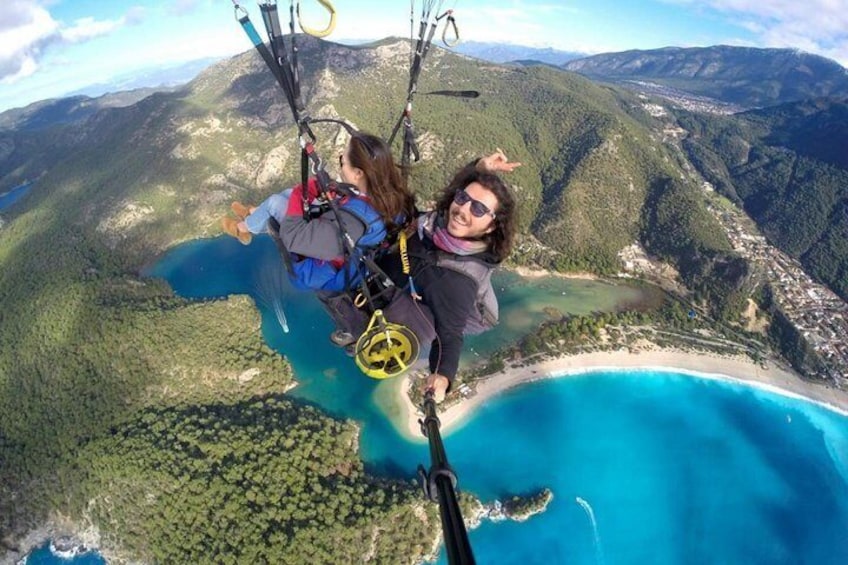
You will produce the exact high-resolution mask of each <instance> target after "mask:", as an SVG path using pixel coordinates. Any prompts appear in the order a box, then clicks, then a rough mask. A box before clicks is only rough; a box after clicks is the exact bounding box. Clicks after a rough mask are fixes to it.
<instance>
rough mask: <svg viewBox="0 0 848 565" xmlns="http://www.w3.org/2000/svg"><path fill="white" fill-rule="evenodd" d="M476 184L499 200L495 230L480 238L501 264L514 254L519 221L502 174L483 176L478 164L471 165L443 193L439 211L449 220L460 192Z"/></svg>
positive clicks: (437, 209)
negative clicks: (501, 176) (511, 253)
mask: <svg viewBox="0 0 848 565" xmlns="http://www.w3.org/2000/svg"><path fill="white" fill-rule="evenodd" d="M473 182H478V183H480V184H481V185H482V186H483V188H485V189H486V190H488V191H489V192H491V193H492V194H494V195H495V198H497V200H498V209H497V210H495V218H494V219H493V220H492V221H493V222H494V227H495V229H494V230H492V231H491V232H489V233H487V234H485V235H484V236H483V237H481V238H480V239H482V240H483V241H485V242H486V243H487V244H488V248H487V251H489V252H490V253H492V254H493V255H494V256H495V258H496V259H497V261H498V262H501V261H503V260H504V259H506V258H507V257H508V256H509V253H510V252H511V251H512V244H513V242H514V241H515V232H516V229H517V226H516V224H517V221H518V219H517V218H516V214H515V212H516V209H515V198H514V197H513V196H512V192H511V191H510V190H509V188H508V187H507V186H506V184H505V183H504V181H503V180H501V178H500V177H499V176H498V175H495V174H492V173H482V172H480V171H478V170H477V169H476V168H475V166H474V165H468V166H467V167H465V168H463V169H462V170H460V171H459V172H458V173H456V175H454V177H453V180H451V182H450V184H448V186H447V188H445V190H444V191H443V192H442V195H441V196H440V197H439V199H438V201H437V202H436V211H437V212H438V213H439V214H440V215H443V216H444V217H447V214H448V213H449V210H450V206H451V204H452V203H453V199H454V196H455V195H456V193H457V192H458V191H460V190H462V189H464V188H465V187H467V186H468V185H469V184H471V183H473Z"/></svg>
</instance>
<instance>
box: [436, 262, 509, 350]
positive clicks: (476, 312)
mask: <svg viewBox="0 0 848 565" xmlns="http://www.w3.org/2000/svg"><path fill="white" fill-rule="evenodd" d="M436 253H437V254H438V256H437V259H436V265H437V266H439V267H442V268H443V269H450V270H451V271H456V272H457V273H462V274H463V275H465V276H467V277H468V278H470V279H471V280H473V281H474V283H475V284H476V285H477V299H476V300H475V301H474V308H472V310H471V315H470V316H469V317H468V321H466V322H465V330H464V331H463V332H462V333H464V334H466V335H473V334H479V333H483V332H484V331H486V330H490V329H492V328H493V327H495V326H496V325H497V323H498V299H497V297H496V296H495V289H494V288H492V271H493V270H494V268H493V267H492V266H491V265H489V264H488V263H485V262H484V261H480V260H478V259H475V258H473V257H467V258H458V256H456V255H450V254H447V253H443V252H442V251H437V252H436Z"/></svg>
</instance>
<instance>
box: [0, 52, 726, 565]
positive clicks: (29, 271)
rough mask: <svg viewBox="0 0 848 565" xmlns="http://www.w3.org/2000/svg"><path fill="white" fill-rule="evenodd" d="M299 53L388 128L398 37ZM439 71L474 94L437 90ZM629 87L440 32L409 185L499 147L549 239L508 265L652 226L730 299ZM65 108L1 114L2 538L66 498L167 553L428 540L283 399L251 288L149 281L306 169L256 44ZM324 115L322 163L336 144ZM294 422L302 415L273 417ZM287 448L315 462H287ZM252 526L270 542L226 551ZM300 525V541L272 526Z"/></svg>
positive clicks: (326, 430)
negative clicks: (22, 122)
mask: <svg viewBox="0 0 848 565" xmlns="http://www.w3.org/2000/svg"><path fill="white" fill-rule="evenodd" d="M302 47H303V48H302V50H301V61H302V62H303V63H304V69H303V74H302V76H303V84H304V94H305V97H306V101H307V106H308V108H309V110H310V112H311V113H312V115H313V116H315V117H320V116H343V117H345V118H347V119H349V120H351V121H353V122H354V123H355V124H356V125H357V126H358V127H360V128H362V129H365V130H371V131H375V132H377V133H381V134H383V135H386V134H387V133H388V132H389V131H390V129H391V127H392V126H393V125H394V121H395V120H396V118H397V116H398V114H399V112H400V111H401V108H402V101H403V100H404V98H405V87H406V81H407V75H406V72H407V71H406V66H407V64H408V51H407V45H406V44H405V43H404V42H402V41H386V42H381V43H379V44H376V45H373V46H364V47H359V48H349V47H343V46H340V45H336V44H332V43H327V42H320V41H315V40H311V39H310V40H306V39H304V41H303V45H302ZM438 88H463V89H469V88H473V89H477V90H479V91H480V92H481V93H482V96H481V97H480V98H478V99H476V100H471V101H468V100H458V99H451V98H440V97H432V96H427V95H426V94H425V93H426V92H427V91H429V90H435V89H438ZM626 96H627V95H624V94H617V93H616V92H614V91H612V90H609V89H606V88H601V87H598V86H595V85H593V84H592V83H590V82H589V81H587V80H585V79H583V78H581V77H579V76H576V75H573V74H570V73H562V72H557V71H555V70H551V69H547V68H542V67H535V68H507V67H501V66H497V65H490V64H486V63H483V62H480V61H474V60H470V59H466V58H463V57H458V56H454V55H452V54H449V53H447V52H444V51H441V50H435V51H434V52H433V53H432V54H431V56H430V59H429V60H428V63H427V68H426V69H425V73H424V75H423V76H422V80H421V83H420V85H419V94H418V96H417V98H416V104H415V111H414V119H415V123H416V127H417V133H418V135H419V142H420V145H421V148H422V153H423V156H424V160H423V162H422V163H420V164H418V165H416V167H415V169H414V171H413V182H414V185H415V188H416V190H417V192H418V195H419V198H420V199H421V202H422V204H423V205H425V206H426V201H427V200H428V199H429V198H431V197H432V195H433V194H434V193H435V192H436V191H437V190H438V189H439V188H440V187H441V186H443V185H444V183H445V182H446V181H447V180H448V178H449V176H450V174H451V172H452V171H453V170H454V169H455V168H457V167H459V166H460V165H462V164H464V163H465V162H467V161H468V160H470V159H471V158H473V157H475V156H478V155H480V154H483V153H485V152H489V151H492V150H493V149H495V148H496V147H500V148H502V149H503V150H504V151H506V153H507V154H508V155H509V156H510V157H511V158H512V159H514V160H519V161H521V162H523V163H524V166H523V167H521V168H520V169H518V170H517V171H516V172H515V173H514V174H512V175H510V177H509V180H510V182H511V183H512V184H513V185H514V189H515V191H516V193H517V195H518V197H519V201H520V214H521V223H522V228H523V231H525V232H527V231H529V232H531V233H532V234H533V235H535V236H536V237H537V238H538V240H539V241H541V242H542V243H543V244H545V246H546V248H545V250H539V248H537V247H532V248H531V247H530V246H527V247H525V248H523V252H521V253H517V254H516V255H515V261H525V262H526V261H533V260H536V261H539V262H541V263H542V265H543V266H553V267H557V268H561V269H573V268H578V269H582V270H591V271H595V272H600V273H606V272H612V271H615V270H616V269H617V260H616V253H617V252H618V250H619V249H621V248H622V247H624V246H626V245H629V244H630V243H632V242H634V241H636V240H639V239H641V240H642V241H643V242H645V243H646V244H648V246H649V247H650V248H651V249H652V250H655V252H657V253H658V254H661V255H662V256H663V257H666V258H668V259H669V260H670V261H672V262H674V263H676V264H678V265H682V266H687V269H686V270H685V272H686V273H687V275H686V276H687V277H688V279H687V280H688V281H689V282H690V284H691V285H692V288H694V289H696V290H697V289H702V290H703V292H702V296H704V297H705V300H707V302H711V307H713V308H715V309H717V310H719V311H723V310H724V308H725V306H724V297H723V296H721V295H720V294H718V293H716V292H715V291H714V289H713V287H712V286H709V285H706V286H705V283H706V281H707V280H709V279H712V278H714V277H715V274H716V273H718V272H720V271H719V270H717V269H714V268H712V267H711V266H712V265H716V264H718V263H720V262H717V261H716V259H715V257H716V254H717V253H724V252H726V242H723V240H722V238H721V236H720V235H718V234H719V233H720V232H719V228H718V227H717V226H716V225H715V224H714V223H713V221H712V220H711V219H710V217H709V215H708V214H706V212H705V209H704V204H703V201H702V199H700V198H699V197H698V188H697V187H696V186H695V185H694V184H692V183H691V182H689V181H687V180H681V179H684V178H685V176H684V175H683V174H682V173H681V171H680V170H678V168H677V166H676V165H675V164H674V163H675V161H674V159H672V158H670V157H669V155H668V154H667V152H666V149H665V148H664V147H663V146H662V145H661V144H660V143H659V142H658V141H656V140H655V139H654V138H653V137H652V135H651V132H650V131H649V130H647V129H646V128H645V127H644V126H643V125H640V123H639V122H637V121H636V120H634V119H633V118H632V117H630V115H629V113H628V112H632V111H633V110H632V107H631V106H632V104H633V102H632V100H630V99H628V98H626ZM625 109H627V110H628V111H625ZM59 122H60V123H56V124H55V125H52V126H46V125H45V126H44V127H42V128H41V129H38V130H14V129H4V130H0V192H2V191H5V190H6V189H8V188H10V187H13V186H16V185H18V184H20V183H22V182H23V181H25V180H31V181H35V182H34V184H33V185H32V188H31V189H30V193H29V194H28V196H27V197H26V198H24V199H22V200H20V201H19V202H18V203H17V204H15V205H14V206H12V207H11V208H9V209H6V210H4V211H3V212H2V213H0V214H2V216H3V220H4V221H3V223H2V227H0V335H2V336H3V339H2V340H0V404H1V406H0V408H2V409H1V410H0V539H12V538H11V535H12V534H17V533H20V532H21V531H23V530H25V529H27V528H29V527H32V526H33V525H35V524H37V523H39V522H40V521H41V520H43V519H44V518H45V516H47V515H48V513H49V512H51V511H52V512H61V513H62V514H64V515H68V516H71V517H72V518H74V519H76V520H84V519H91V520H93V521H94V522H95V523H96V524H97V525H98V526H100V527H101V529H102V530H101V531H102V533H103V534H104V536H105V537H106V539H107V540H111V541H113V542H114V543H115V544H117V545H120V546H122V547H124V548H125V549H127V550H129V551H130V552H131V553H133V554H135V555H138V556H142V557H145V558H152V559H154V560H155V561H158V562H163V563H164V562H227V561H228V560H229V561H232V560H233V559H236V560H237V561H239V562H245V561H263V560H267V561H268V562H286V560H290V561H291V560H294V561H295V562H298V561H299V560H301V561H302V559H303V558H304V556H306V555H309V556H311V557H312V558H313V559H314V561H316V562H342V561H343V560H344V559H343V557H340V556H348V555H349V553H346V552H347V551H348V548H349V547H356V548H364V547H367V548H368V551H372V552H373V553H372V554H373V555H375V556H379V559H378V561H379V562H386V563H394V562H397V561H396V560H395V559H393V553H392V552H393V551H394V550H399V551H402V552H403V554H404V555H407V554H408V555H412V556H413V558H414V557H415V556H418V555H421V554H422V553H421V547H420V546H419V545H417V544H418V541H416V540H418V539H419V538H420V536H419V537H418V538H416V532H420V531H421V530H422V528H425V526H426V528H427V529H429V531H430V538H429V539H430V540H432V539H433V538H432V536H433V535H434V534H433V533H432V530H433V526H432V522H428V520H430V516H431V513H432V507H428V508H429V509H428V510H427V511H426V512H425V513H424V514H422V513H421V512H419V511H418V510H417V509H416V508H417V506H416V505H417V502H413V497H412V496H411V495H410V494H409V492H408V486H407V485H405V484H403V483H398V482H392V481H385V480H380V479H378V478H375V477H369V476H366V475H365V474H364V473H363V472H362V469H361V462H360V461H359V459H358V457H359V456H358V453H357V451H356V447H355V446H353V445H351V444H350V442H349V441H348V440H349V439H350V438H351V437H354V436H355V432H354V431H353V430H352V428H351V427H350V425H349V424H342V423H339V422H335V421H333V420H331V419H329V418H325V417H323V416H319V415H316V414H315V411H314V410H313V409H311V408H308V407H304V406H301V405H299V404H294V403H290V402H287V401H286V400H285V398H284V397H283V398H281V397H280V395H281V394H282V393H283V392H284V391H285V390H286V388H287V387H288V386H289V384H290V383H291V374H290V369H289V367H288V365H287V364H286V363H285V361H284V360H283V359H281V358H280V356H279V355H277V354H276V353H275V352H273V351H271V350H269V349H268V348H267V347H266V346H265V345H263V343H262V341H261V337H260V335H259V333H258V325H259V320H258V315H257V313H256V312H255V310H254V309H253V306H252V304H250V302H249V301H248V300H246V299H243V298H230V299H228V300H222V301H213V302H200V303H196V302H191V301H187V300H183V299H180V298H177V297H175V296H174V295H173V293H172V292H171V290H170V289H169V288H167V287H166V286H165V285H164V284H163V283H161V282H158V281H152V280H147V279H143V278H141V277H140V276H139V275H138V273H139V271H140V269H141V267H142V266H143V265H145V264H147V263H149V262H150V261H152V260H154V259H155V257H156V256H157V255H158V254H159V253H161V252H162V251H163V250H164V249H166V248H168V247H169V246H172V245H174V244H176V243H178V242H180V241H184V240H187V239H190V238H197V237H204V236H213V235H218V233H219V230H220V228H219V218H220V216H221V215H223V214H224V213H225V212H226V211H227V209H228V205H229V203H230V201H231V200H233V199H241V200H244V201H248V202H251V201H252V202H258V201H259V200H260V199H262V198H264V197H265V196H267V195H268V194H270V193H272V192H274V191H277V190H280V189H281V188H283V187H285V186H287V185H288V184H290V183H292V182H294V180H295V179H296V178H297V176H298V167H299V156H298V154H297V151H298V149H297V145H296V142H295V139H294V128H293V126H292V124H291V117H290V114H289V111H288V108H287V107H286V105H285V102H284V98H283V96H282V94H281V93H280V92H279V90H278V87H277V85H276V83H275V82H274V80H273V79H272V77H271V75H270V73H268V71H267V70H266V69H265V67H264V64H263V63H262V61H261V59H259V57H258V56H257V55H256V54H255V53H254V52H252V51H251V52H246V53H245V54H243V55H240V56H238V57H235V58H233V59H231V60H229V61H225V62H222V63H219V64H217V65H215V66H213V67H211V68H210V69H208V70H207V71H206V72H204V73H202V74H201V75H200V76H199V77H198V78H197V79H196V80H195V81H193V82H192V83H190V84H189V85H188V86H187V87H186V88H184V89H182V90H180V91H178V92H174V93H161V94H156V95H153V96H151V97H148V98H146V99H144V100H142V101H140V102H139V103H137V104H134V105H132V106H129V107H125V108H110V109H104V110H101V111H98V112H96V113H94V114H92V115H91V116H90V117H89V118H87V119H84V120H79V121H75V122H63V121H62V120H59ZM315 129H316V133H317V134H318V135H319V138H320V143H319V151H320V152H321V154H322V155H324V156H326V157H327V159H328V161H329V162H331V163H332V162H333V161H334V160H335V155H336V154H337V153H338V152H339V151H340V150H341V149H342V147H343V143H344V140H343V139H341V138H339V137H338V136H337V135H338V128H335V127H328V126H323V125H322V126H316V128H315ZM672 179H675V180H672ZM680 202H685V205H680ZM664 233H666V234H668V237H671V238H672V241H668V237H666V236H664V235H663V234H664ZM528 240H529V238H528V237H527V235H526V234H525V235H524V236H523V237H522V241H521V245H527V241H528ZM530 249H532V252H530V251H527V250H530ZM221 320H227V323H226V324H222V323H221ZM246 375H247V376H252V378H247V377H246ZM213 415H214V418H213ZM213 420H214V422H215V423H212V421H213ZM283 420H284V421H286V422H291V423H292V426H291V429H290V430H278V429H276V428H275V427H274V425H273V424H274V423H275V422H277V421H283ZM210 426H211V428H212V429H209V428H210ZM281 453H286V454H301V453H302V454H307V453H311V454H315V456H314V457H313V456H312V455H309V456H307V455H304V456H303V457H302V458H300V459H299V460H297V464H296V465H293V466H291V467H286V469H287V470H286V471H285V473H283V472H282V471H281V474H273V476H272V474H271V473H269V472H267V471H266V470H271V469H277V470H280V467H279V465H280V456H281V455H280V454H281ZM319 455H320V457H319ZM295 459H297V457H295ZM319 459H320V461H321V462H322V463H321V464H320V465H319ZM322 465H324V466H322ZM263 473H264V475H263ZM234 492H238V493H239V496H241V495H244V496H245V497H247V498H246V500H247V502H246V503H245V502H244V501H241V502H236V501H235V497H234V496H233V494H232V493H234ZM283 492H285V493H287V495H286V496H285V497H283V496H282V494H281V493H283ZM97 493H104V494H103V497H102V498H101V497H100V496H99V495H98V494H97ZM251 493H252V494H251ZM206 495H208V498H204V496H206ZM250 497H253V499H252V500H251V498H250ZM306 500H309V501H310V508H304V506H305V505H306V503H305V501H306ZM110 501H111V502H110ZM295 501H297V502H296V507H295ZM288 502H290V503H291V504H290V505H289V504H285V503H288ZM90 504H91V505H90ZM192 511H194V513H193V514H192ZM174 513H179V514H180V516H185V517H186V518H187V521H186V522H185V523H178V524H174V523H173V522H174V520H173V517H174V515H175V514H174ZM331 515H332V516H331ZM373 522H379V523H381V524H385V525H386V526H385V528H381V529H380V531H379V532H377V534H379V535H376V538H371V537H369V536H370V535H371V534H372V533H373V532H372V530H370V529H367V530H365V531H363V524H366V523H367V524H370V523H373ZM236 523H238V524H240V526H239V529H238V532H236V531H234V530H235V528H236V526H235V524H236ZM428 524H429V525H428ZM195 526H196V527H195ZM221 536H223V539H222V538H221ZM237 536H244V537H243V538H238V537H237ZM362 536H366V537H364V538H363V537H362ZM213 538H216V541H215V542H211V541H210V540H212V539H213ZM413 538H416V540H414V539H413ZM260 539H261V540H263V541H264V542H266V545H269V544H270V546H271V549H268V550H267V551H268V553H264V554H262V555H258V554H250V555H248V554H246V553H245V554H242V553H238V552H236V551H235V549H234V547H235V545H238V547H239V548H241V547H242V544H243V543H254V542H256V541H257V540H260ZM372 539H374V541H372ZM176 540H178V541H176ZM294 542H296V545H297V547H298V548H299V549H298V551H301V550H302V551H304V552H307V553H303V554H299V555H300V557H293V555H294V554H292V553H286V552H287V551H294V550H293V549H291V548H282V547H279V546H278V545H277V544H278V543H279V544H283V543H286V544H289V543H294ZM223 544H229V545H223ZM234 544H235V545H234ZM369 544H371V545H369ZM266 549H267V548H266ZM246 550H247V549H246V548H242V549H239V551H246ZM339 552H345V553H339ZM225 556H226V557H225Z"/></svg>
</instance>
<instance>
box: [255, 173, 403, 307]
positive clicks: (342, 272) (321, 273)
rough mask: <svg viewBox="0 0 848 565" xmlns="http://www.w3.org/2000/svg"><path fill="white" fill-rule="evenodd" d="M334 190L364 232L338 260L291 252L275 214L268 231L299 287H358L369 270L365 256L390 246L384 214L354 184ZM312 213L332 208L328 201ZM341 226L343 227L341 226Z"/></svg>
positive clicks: (341, 209) (337, 289)
mask: <svg viewBox="0 0 848 565" xmlns="http://www.w3.org/2000/svg"><path fill="white" fill-rule="evenodd" d="M331 190H332V191H333V192H334V193H335V194H336V196H333V197H332V198H334V199H335V202H336V206H337V208H338V210H339V212H340V213H343V214H344V216H345V218H346V219H352V220H356V221H358V223H359V224H361V228H362V229H361V232H360V233H361V234H362V235H360V236H359V237H358V238H357V239H356V241H355V242H354V246H353V249H352V251H351V252H350V253H349V254H345V255H343V256H342V257H341V258H339V259H338V260H332V261H328V260H319V259H314V258H311V257H304V256H301V255H298V254H296V253H292V252H289V251H288V250H287V249H286V247H285V245H284V244H283V242H282V240H281V239H280V236H279V233H280V224H279V222H278V221H277V220H276V219H275V218H273V217H271V218H270V219H269V222H268V231H269V233H270V234H271V236H272V237H273V239H274V242H275V243H276V244H277V247H278V248H279V250H280V255H281V256H282V258H283V263H284V264H285V266H286V270H287V271H288V273H289V279H290V280H291V282H292V285H293V286H294V287H295V288H298V289H301V290H324V291H331V292H342V291H345V290H348V289H350V288H354V287H356V286H357V285H359V284H360V283H361V282H362V278H363V277H364V276H365V275H366V274H367V272H368V271H367V269H366V265H365V258H366V257H369V258H374V257H375V256H376V254H377V253H378V252H379V251H380V249H383V248H385V247H386V243H385V240H386V235H387V232H386V225H385V224H384V223H383V219H382V218H381V217H380V214H379V213H378V212H377V211H376V210H375V209H374V208H373V207H372V206H371V205H370V204H369V203H368V202H367V200H366V199H365V198H364V197H363V196H362V195H360V194H359V192H358V191H357V190H356V189H355V188H354V187H353V186H350V185H347V184H344V183H335V184H331ZM313 208H314V210H312V211H310V217H313V218H317V217H320V216H321V215H323V214H324V213H328V212H329V206H328V205H327V204H321V205H313ZM340 229H341V228H340ZM346 231H348V233H350V231H349V230H346ZM339 240H340V243H341V247H342V249H343V250H344V249H346V247H345V244H344V236H343V235H342V234H341V233H339Z"/></svg>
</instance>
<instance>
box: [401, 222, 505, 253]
mask: <svg viewBox="0 0 848 565" xmlns="http://www.w3.org/2000/svg"><path fill="white" fill-rule="evenodd" d="M424 235H426V236H427V237H429V238H430V239H432V240H433V243H435V244H436V247H438V248H439V249H441V250H442V251H447V252H448V253H453V254H455V255H474V254H475V253H482V252H483V251H486V249H488V247H489V244H488V243H486V242H485V241H483V240H481V239H463V238H461V237H454V236H452V235H451V234H450V233H448V229H447V228H446V227H445V219H444V218H443V217H441V216H439V214H438V213H437V212H427V213H426V214H424V215H423V216H421V217H419V218H418V237H421V238H423V237H424Z"/></svg>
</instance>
